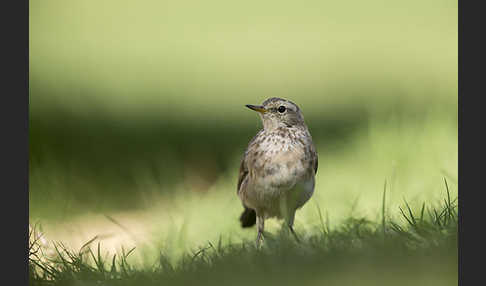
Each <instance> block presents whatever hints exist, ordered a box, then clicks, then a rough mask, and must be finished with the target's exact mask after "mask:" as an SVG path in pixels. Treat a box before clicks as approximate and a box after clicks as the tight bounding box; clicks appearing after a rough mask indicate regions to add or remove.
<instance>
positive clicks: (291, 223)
mask: <svg viewBox="0 0 486 286" xmlns="http://www.w3.org/2000/svg"><path fill="white" fill-rule="evenodd" d="M294 218H295V210H294V211H290V212H289V217H288V218H287V226H288V227H289V229H290V232H292V234H293V235H294V237H295V240H297V242H299V243H300V239H299V237H298V236H297V234H296V233H295V231H294Z"/></svg>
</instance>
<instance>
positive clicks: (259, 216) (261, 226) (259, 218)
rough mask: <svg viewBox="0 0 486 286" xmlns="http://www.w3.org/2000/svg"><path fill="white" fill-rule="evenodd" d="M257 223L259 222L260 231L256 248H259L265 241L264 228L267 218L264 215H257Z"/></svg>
mask: <svg viewBox="0 0 486 286" xmlns="http://www.w3.org/2000/svg"><path fill="white" fill-rule="evenodd" d="M256 222H257V229H258V234H257V239H256V246H257V248H259V247H260V245H261V241H262V239H263V228H264V226H265V218H264V217H263V216H262V215H259V214H258V213H257V217H256Z"/></svg>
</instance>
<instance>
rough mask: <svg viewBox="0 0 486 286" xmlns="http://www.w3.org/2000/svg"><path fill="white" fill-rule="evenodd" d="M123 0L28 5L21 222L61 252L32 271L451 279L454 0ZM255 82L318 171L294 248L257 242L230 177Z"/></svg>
mask: <svg viewBox="0 0 486 286" xmlns="http://www.w3.org/2000/svg"><path fill="white" fill-rule="evenodd" d="M134 3H135V2H130V1H113V0H106V1H102V2H99V1H92V0H86V1H69V0H43V1H40V0H31V1H30V2H29V11H30V14H29V25H30V26H29V29H30V33H29V47H30V49H29V58H30V66H29V89H30V90H29V91H30V97H29V218H30V221H31V222H32V223H35V222H38V223H39V225H40V226H41V227H42V231H43V233H44V234H45V236H46V238H48V239H49V240H50V241H59V242H62V245H59V248H58V249H59V251H60V252H62V253H63V255H64V257H65V258H66V259H67V260H61V262H57V263H56V262H54V264H43V263H44V262H45V260H43V261H44V262H42V261H40V260H37V258H33V259H34V260H31V264H30V266H33V264H32V263H35V262H37V263H39V264H41V265H43V267H49V268H48V271H50V274H46V275H47V276H45V277H42V275H43V274H41V272H37V271H38V270H39V269H36V271H35V272H31V276H30V278H31V283H37V284H47V285H50V284H57V285H84V284H85V285H94V284H103V285H106V284H108V285H110V284H111V285H133V284H139V285H152V284H156V285H160V284H168V285H180V284H198V285H205V284H207V285H214V284H217V283H216V282H220V283H219V284H226V285H229V284H231V285H243V284H245V285H246V284H265V285H269V284H298V283H305V284H308V285H309V284H310V285H322V284H331V285H333V284H335V285H358V284H359V285H377V284H378V285H389V284H393V285H412V284H422V285H447V284H451V285H452V284H456V283H455V282H456V279H457V245H456V242H457V241H456V233H457V207H456V206H455V203H453V202H451V201H450V200H449V198H450V197H456V196H457V193H458V187H457V180H458V170H457V161H458V153H457V147H458V142H457V119H458V117H457V91H458V85H457V2H454V1H448V0H433V1H427V2H423V1H418V0H412V1H406V2H404V1H401V2H400V1H399V2H386V3H385V2H384V1H377V0H371V1H366V2H363V1H358V0H350V1H341V2H340V1H310V2H308V3H306V4H305V5H302V3H298V2H292V1H267V2H264V3H263V2H261V1H245V2H241V3H228V2H227V1H221V0H210V1H203V2H197V1H196V2H194V1H192V2H188V1H173V0H165V1H152V0H147V1H139V2H137V3H136V4H134ZM271 96H278V97H283V98H288V99H290V100H292V101H294V102H296V103H297V104H298V105H299V106H300V107H301V109H302V110H303V112H304V115H305V119H306V123H307V125H308V126H309V128H310V131H311V133H312V136H313V139H314V142H315V145H316V147H317V151H318V154H319V170H318V173H317V176H316V190H315V193H314V196H313V197H312V199H311V200H310V201H309V202H308V203H307V204H306V205H305V206H304V207H303V208H302V209H301V210H299V211H298V212H297V214H296V222H295V228H296V231H297V232H298V233H299V234H300V235H301V237H302V240H303V241H302V243H301V244H296V243H295V242H294V241H293V240H292V238H291V237H288V235H287V234H286V233H285V232H282V231H281V228H280V225H279V222H277V221H275V220H269V221H268V223H266V231H267V235H266V237H267V239H266V243H265V246H264V248H263V249H262V250H260V251H257V250H255V249H254V246H253V240H254V239H255V230H254V229H241V228H240V227H239V225H238V220H237V218H238V216H239V214H240V212H241V203H240V201H239V200H238V198H237V196H236V189H235V188H236V176H237V170H238V166H239V160H240V158H241V155H242V154H243V152H244V149H245V147H246V145H247V143H248V141H249V140H250V139H251V138H252V137H253V135H254V134H255V133H256V132H257V130H258V129H259V128H260V127H261V124H260V123H259V122H258V118H257V116H256V115H255V114H254V113H252V112H250V111H249V110H247V109H246V108H245V107H244V105H245V104H258V103H261V102H262V101H263V100H265V99H266V98H268V97H271ZM444 178H445V179H446V180H447V183H448V188H447V189H445V184H444V183H443V182H444ZM385 182H386V193H384V192H383V189H384V185H385ZM444 197H445V198H446V200H445V201H443V200H442V198H444ZM437 201H439V202H440V203H439V204H433V202H437ZM423 202H425V207H423V206H424V204H423ZM411 210H413V211H411ZM434 210H435V211H434ZM384 214H385V215H384ZM383 225H385V227H383ZM93 238H96V239H95V240H93V242H92V243H91V244H90V245H89V246H90V247H91V249H92V251H93V255H92V254H91V253H90V252H89V251H88V252H86V253H84V252H83V253H79V252H78V251H79V249H80V248H81V246H83V244H85V243H86V242H88V241H90V240H92V239H93ZM98 242H100V246H99V247H100V248H99V255H98V249H97V245H96V244H97V243H98ZM122 246H123V247H124V248H125V254H126V253H128V252H129V250H130V249H132V248H133V247H136V248H135V249H134V250H133V251H132V252H131V253H130V255H128V256H127V257H125V256H124V255H123V253H122V249H121V247H122ZM84 250H87V248H86V247H85V249H84ZM115 253H117V255H116V256H114V254H115ZM161 253H162V254H161ZM196 253H197V255H196ZM68 254H69V255H71V257H68ZM113 257H115V258H114V259H113ZM31 258H32V257H31ZM93 259H95V260H96V261H98V262H97V263H96V261H94V260H93ZM101 262H102V263H101ZM113 263H114V265H115V267H113ZM101 264H103V265H104V266H102V265H101ZM51 267H52V268H51ZM31 270H34V268H31ZM112 270H113V271H112ZM39 275H40V276H39ZM44 280H50V281H51V282H45V281H44ZM43 281H44V282H43Z"/></svg>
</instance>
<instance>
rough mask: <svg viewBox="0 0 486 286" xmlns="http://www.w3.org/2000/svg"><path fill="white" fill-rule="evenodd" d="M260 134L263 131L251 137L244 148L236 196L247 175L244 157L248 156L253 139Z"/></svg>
mask: <svg viewBox="0 0 486 286" xmlns="http://www.w3.org/2000/svg"><path fill="white" fill-rule="evenodd" d="M262 132H263V129H262V130H260V131H259V132H258V133H257V134H256V135H255V136H253V138H252V139H251V140H250V143H248V147H247V148H246V151H245V154H244V156H243V159H241V164H240V171H239V173H238V185H237V188H236V193H237V194H238V193H239V192H240V188H241V185H242V184H243V181H244V180H245V178H246V177H247V175H248V165H247V164H246V156H247V155H248V150H249V149H250V147H251V145H252V144H253V143H254V142H255V139H256V138H257V137H258V136H259V135H260V133H262Z"/></svg>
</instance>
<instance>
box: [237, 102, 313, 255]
mask: <svg viewBox="0 0 486 286" xmlns="http://www.w3.org/2000/svg"><path fill="white" fill-rule="evenodd" d="M246 107H248V108H249V109H251V110H253V111H256V112H257V113H258V115H259V117H260V119H261V121H262V123H263V128H262V129H261V130H260V131H258V132H257V134H256V135H255V136H254V137H253V139H251V140H250V142H249V143H248V146H247V148H246V150H245V152H244V155H243V158H242V160H241V163H240V168H239V173H238V184H237V195H238V197H239V198H240V200H241V202H242V204H243V208H244V210H243V213H242V214H241V215H240V218H239V220H240V223H241V227H243V228H247V227H252V226H253V225H255V224H256V226H257V238H256V245H257V247H258V246H260V245H261V241H262V240H263V231H264V225H265V220H266V219H268V218H277V219H283V220H284V222H285V223H286V225H287V227H288V228H289V230H290V231H291V232H292V234H293V235H294V237H295V239H296V240H297V241H300V240H299V238H298V236H297V234H296V233H295V231H294V228H293V225H294V218H295V212H296V211H297V209H299V208H301V207H302V206H303V205H304V204H305V203H306V202H307V201H308V200H309V199H310V198H311V197H312V195H313V193H314V187H315V176H316V173H317V167H318V157H317V151H316V148H315V146H314V143H313V141H312V136H311V134H310V132H309V129H308V127H307V125H306V124H305V122H304V115H303V113H302V111H301V109H300V108H299V107H298V106H297V105H296V104H295V103H293V102H292V101H290V100H287V99H283V98H278V97H272V98H268V99H266V100H265V101H264V102H263V103H262V105H250V104H247V105H246Z"/></svg>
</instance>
